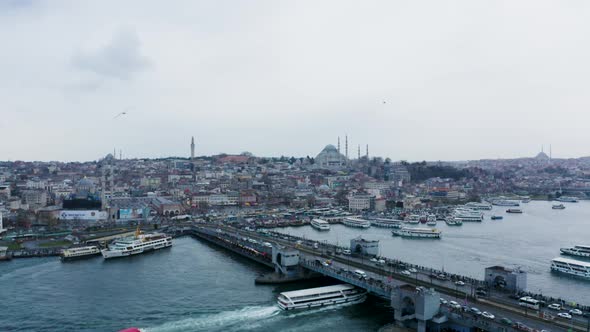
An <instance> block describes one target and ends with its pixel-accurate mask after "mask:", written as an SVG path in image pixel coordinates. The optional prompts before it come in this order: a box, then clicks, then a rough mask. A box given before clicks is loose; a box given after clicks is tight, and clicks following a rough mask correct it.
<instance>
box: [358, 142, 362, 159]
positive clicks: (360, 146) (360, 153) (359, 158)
mask: <svg viewBox="0 0 590 332" xmlns="http://www.w3.org/2000/svg"><path fill="white" fill-rule="evenodd" d="M358 153H359V160H360V159H361V145H360V144H359V152H358Z"/></svg>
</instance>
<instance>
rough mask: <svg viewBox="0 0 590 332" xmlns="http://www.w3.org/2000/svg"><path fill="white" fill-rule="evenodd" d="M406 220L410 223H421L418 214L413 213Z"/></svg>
mask: <svg viewBox="0 0 590 332" xmlns="http://www.w3.org/2000/svg"><path fill="white" fill-rule="evenodd" d="M404 222H405V223H407V224H410V225H417V224H419V223H420V216H419V215H417V214H412V215H410V216H408V217H407V218H406V219H404Z"/></svg>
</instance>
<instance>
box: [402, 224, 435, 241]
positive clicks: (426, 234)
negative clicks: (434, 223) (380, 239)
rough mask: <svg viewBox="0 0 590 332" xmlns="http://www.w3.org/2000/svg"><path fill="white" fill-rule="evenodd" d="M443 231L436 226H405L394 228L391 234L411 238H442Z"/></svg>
mask: <svg viewBox="0 0 590 332" xmlns="http://www.w3.org/2000/svg"><path fill="white" fill-rule="evenodd" d="M441 233H442V232H441V231H439V230H437V229H435V228H412V227H403V228H402V229H394V230H392V231H391V234H393V235H396V236H401V237H410V238H414V237H415V238H429V239H440V236H441Z"/></svg>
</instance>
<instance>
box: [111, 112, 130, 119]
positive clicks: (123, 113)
mask: <svg viewBox="0 0 590 332" xmlns="http://www.w3.org/2000/svg"><path fill="white" fill-rule="evenodd" d="M126 114H127V112H121V113H119V114H117V115H115V117H114V118H113V120H114V119H116V118H118V117H120V116H123V115H126Z"/></svg>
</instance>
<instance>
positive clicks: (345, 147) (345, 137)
mask: <svg viewBox="0 0 590 332" xmlns="http://www.w3.org/2000/svg"><path fill="white" fill-rule="evenodd" d="M344 149H345V150H346V155H345V156H346V160H348V135H345V136H344Z"/></svg>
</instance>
